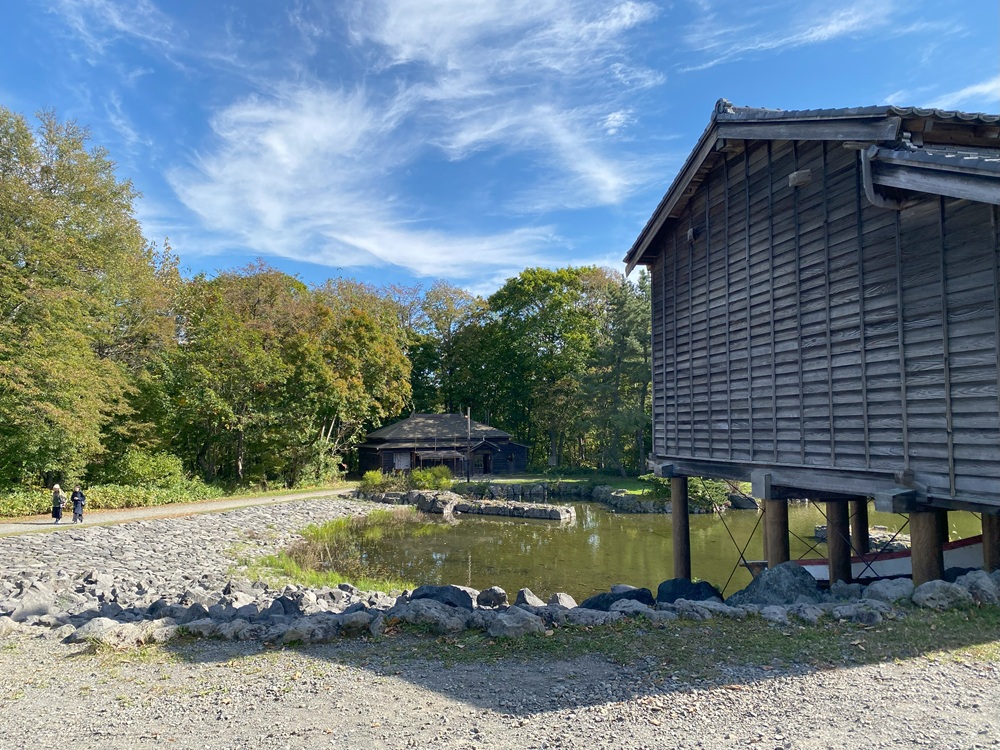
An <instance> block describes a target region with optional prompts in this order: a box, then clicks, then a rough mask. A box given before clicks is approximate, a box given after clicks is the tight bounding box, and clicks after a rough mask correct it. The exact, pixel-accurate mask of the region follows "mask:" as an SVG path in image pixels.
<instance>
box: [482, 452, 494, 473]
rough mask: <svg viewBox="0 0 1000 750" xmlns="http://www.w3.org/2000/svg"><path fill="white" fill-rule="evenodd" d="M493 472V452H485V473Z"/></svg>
mask: <svg viewBox="0 0 1000 750" xmlns="http://www.w3.org/2000/svg"><path fill="white" fill-rule="evenodd" d="M492 473H493V454H492V453H484V454H483V474H492Z"/></svg>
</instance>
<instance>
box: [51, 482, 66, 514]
mask: <svg viewBox="0 0 1000 750" xmlns="http://www.w3.org/2000/svg"><path fill="white" fill-rule="evenodd" d="M65 505H66V493H65V492H63V491H62V488H61V487H60V486H59V485H58V484H54V485H52V517H53V518H54V519H56V520H55V521H53V522H52V523H59V522H60V521H61V520H62V511H63V506H65Z"/></svg>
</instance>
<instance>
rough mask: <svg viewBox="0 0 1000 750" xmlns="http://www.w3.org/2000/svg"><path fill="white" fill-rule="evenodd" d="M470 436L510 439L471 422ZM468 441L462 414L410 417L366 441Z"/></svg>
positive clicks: (372, 434) (376, 433) (384, 428)
mask: <svg viewBox="0 0 1000 750" xmlns="http://www.w3.org/2000/svg"><path fill="white" fill-rule="evenodd" d="M472 436H473V437H474V438H476V439H477V440H482V439H484V438H494V439H496V438H510V435H509V434H508V433H506V432H504V431H503V430H498V429H496V428H494V427H490V426H489V425H485V424H482V423H480V422H476V421H473V422H472ZM468 438H469V423H468V421H467V420H466V418H465V417H464V416H462V415H461V414H413V415H412V416H409V417H407V418H406V419H404V420H402V421H400V422H396V423H395V424H391V425H389V426H388V427H383V428H381V429H379V430H375V432H370V433H368V438H367V439H368V440H369V441H372V440H386V441H390V440H391V441H393V442H396V441H406V442H410V443H413V444H414V447H418V445H419V446H424V445H427V444H428V443H429V442H430V443H433V442H434V441H435V440H437V441H438V442H441V443H447V442H451V443H464V442H466V441H467V440H468Z"/></svg>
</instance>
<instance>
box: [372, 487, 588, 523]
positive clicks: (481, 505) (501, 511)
mask: <svg viewBox="0 0 1000 750" xmlns="http://www.w3.org/2000/svg"><path fill="white" fill-rule="evenodd" d="M359 497H361V498H363V499H365V500H368V501H370V502H374V503H388V504H390V505H414V506H416V508H417V510H419V511H422V512H424V513H436V514H437V515H443V516H449V515H461V514H462V513H468V514H471V515H477V516H503V517H506V518H535V519H538V520H543V521H559V522H560V523H573V522H574V521H576V510H575V509H574V508H572V507H570V506H568V505H547V504H538V503H523V502H518V501H515V500H472V499H469V498H467V497H463V496H462V495H458V494H456V493H454V492H439V491H430V490H426V491H425V490H410V491H409V492H379V493H373V494H367V495H365V494H359Z"/></svg>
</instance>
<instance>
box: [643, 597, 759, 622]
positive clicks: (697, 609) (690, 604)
mask: <svg viewBox="0 0 1000 750" xmlns="http://www.w3.org/2000/svg"><path fill="white" fill-rule="evenodd" d="M666 606H669V605H666ZM666 606H665V603H661V604H657V607H658V608H660V607H663V608H664V609H666ZM673 611H674V612H676V613H677V614H678V615H680V616H681V617H686V618H688V619H689V620H711V619H712V618H713V617H726V618H728V619H731V620H743V619H746V616H747V611H746V610H745V609H744V608H743V607H730V606H729V605H728V604H725V603H723V602H721V601H716V600H714V599H703V600H701V601H688V600H687V599H678V600H677V601H675V602H674V603H673Z"/></svg>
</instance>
